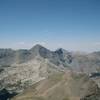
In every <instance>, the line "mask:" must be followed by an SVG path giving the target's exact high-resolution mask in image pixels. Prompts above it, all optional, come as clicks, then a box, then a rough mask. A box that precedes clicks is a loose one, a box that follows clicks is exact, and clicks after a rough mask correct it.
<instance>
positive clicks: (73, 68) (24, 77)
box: [0, 44, 100, 100]
mask: <svg viewBox="0 0 100 100" xmlns="http://www.w3.org/2000/svg"><path fill="white" fill-rule="evenodd" d="M67 71H70V72H74V73H83V74H86V75H92V73H99V72H100V52H93V53H88V54H87V53H86V54H85V53H78V52H70V51H67V50H64V49H62V48H60V49H57V50H56V51H51V50H49V49H46V48H45V47H43V46H41V45H39V44H38V45H35V46H34V47H33V48H31V49H29V50H26V49H20V50H12V49H0V89H1V90H2V89H6V90H7V91H8V92H10V93H13V92H16V93H20V92H22V91H24V90H25V89H26V88H28V87H29V86H31V85H33V84H36V83H37V82H39V81H40V83H41V80H46V79H47V78H48V77H49V76H52V75H53V74H54V73H62V72H64V73H66V72H67ZM95 75H96V74H95ZM98 75H99V74H98ZM95 82H96V83H97V84H98V86H99V84H100V80H99V79H98V80H96V81H95ZM65 86H66V85H65ZM54 91H55V90H54ZM0 100H1V99H0ZM15 100H16V99H15ZM18 100H19V99H18ZM21 100H24V99H21ZM25 100H27V99H25ZM29 100H31V99H29ZM33 100H42V99H33ZM43 100H44V99H43ZM46 100H49V99H46ZM52 100H54V99H52ZM59 100H60V99H59ZM64 100H65V99H64ZM66 100H67V99H66ZM84 100H88V99H84ZM96 100H98V99H96Z"/></svg>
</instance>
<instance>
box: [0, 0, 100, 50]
mask: <svg viewBox="0 0 100 100" xmlns="http://www.w3.org/2000/svg"><path fill="white" fill-rule="evenodd" d="M37 43H38V44H42V45H44V46H45V47H47V48H50V49H56V48H59V47H62V48H65V49H67V50H73V51H77V50H78V51H87V52H91V51H98V50H100V0H0V48H6V47H7V48H13V49H19V48H31V47H32V46H34V45H35V44H37Z"/></svg>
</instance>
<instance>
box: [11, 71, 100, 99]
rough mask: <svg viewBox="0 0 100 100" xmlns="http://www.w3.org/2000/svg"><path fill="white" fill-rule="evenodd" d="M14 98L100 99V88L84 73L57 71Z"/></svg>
mask: <svg viewBox="0 0 100 100" xmlns="http://www.w3.org/2000/svg"><path fill="white" fill-rule="evenodd" d="M12 100H100V89H99V88H98V86H97V85H96V84H95V83H94V82H93V81H92V80H90V79H89V77H88V76H86V75H84V74H79V73H72V72H66V73H55V74H53V75H51V76H49V77H48V78H47V79H44V80H42V81H40V82H38V83H36V84H34V85H33V86H31V87H30V88H28V89H26V90H24V92H23V93H22V94H19V95H17V96H15V97H14V98H13V99H12Z"/></svg>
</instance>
